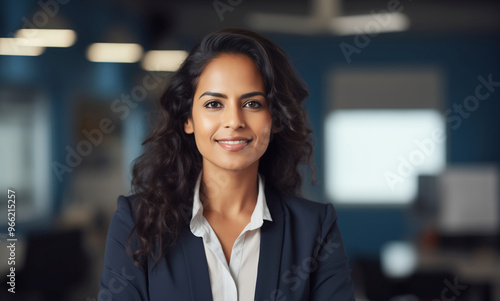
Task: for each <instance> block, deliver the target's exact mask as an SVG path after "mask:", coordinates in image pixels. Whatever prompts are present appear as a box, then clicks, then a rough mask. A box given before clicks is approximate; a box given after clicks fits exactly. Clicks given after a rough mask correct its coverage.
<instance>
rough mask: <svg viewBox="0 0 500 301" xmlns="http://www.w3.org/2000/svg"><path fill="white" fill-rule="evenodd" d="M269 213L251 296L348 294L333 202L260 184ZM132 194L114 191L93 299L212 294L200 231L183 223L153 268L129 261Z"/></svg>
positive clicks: (340, 300)
mask: <svg viewBox="0 0 500 301" xmlns="http://www.w3.org/2000/svg"><path fill="white" fill-rule="evenodd" d="M265 196H266V202H267V206H268V207H269V211H270V213H271V217H272V219H273V221H272V222H270V221H266V220H264V224H263V225H262V228H261V241H260V255H259V263H258V271H257V283H256V288H255V299H254V300H259V301H264V300H265V301H271V300H276V301H285V300H287V301H290V300H325V301H326V300H328V301H346V300H354V285H353V282H352V280H351V270H350V268H349V266H348V262H347V261H348V260H347V256H346V253H345V250H344V244H343V242H342V237H341V235H340V231H339V228H338V226H337V214H336V212H335V209H334V207H333V205H332V204H322V203H318V202H313V201H310V200H306V199H303V198H298V197H286V196H283V195H280V194H279V193H278V192H277V191H276V190H275V189H274V188H271V187H269V186H267V185H266V186H265ZM131 200H132V198H131V197H124V196H120V197H119V198H118V209H117V210H116V212H115V213H114V215H113V217H112V219H111V223H110V226H109V229H108V235H107V239H106V251H105V255H104V266H103V271H102V275H101V278H100V283H99V284H100V291H99V297H98V300H100V301H104V300H119V301H126V300H151V301H160V300H161V301H165V300H176V301H178V300H191V301H194V300H212V292H211V287H210V278H209V273H208V265H207V261H206V256H205V250H204V247H203V241H202V238H201V237H197V236H194V235H193V234H192V233H191V231H190V230H189V227H187V228H186V230H185V231H184V232H183V233H182V234H181V235H180V236H179V240H178V243H177V244H176V246H175V247H174V248H173V249H171V251H170V252H169V253H167V255H165V256H163V257H162V259H161V261H160V263H159V265H158V266H157V267H156V269H152V263H151V262H150V263H149V264H148V265H149V267H148V271H147V272H146V271H144V270H142V269H140V268H138V267H136V266H135V265H133V263H132V262H131V260H130V258H129V257H128V255H127V253H126V249H125V246H126V239H127V235H128V234H129V232H130V230H131V229H132V227H133V226H134V212H133V210H132V209H131V208H134V204H132V202H131Z"/></svg>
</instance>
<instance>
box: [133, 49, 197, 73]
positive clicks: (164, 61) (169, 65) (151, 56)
mask: <svg viewBox="0 0 500 301" xmlns="http://www.w3.org/2000/svg"><path fill="white" fill-rule="evenodd" d="M187 56H188V53H187V52H186V51H184V50H151V51H148V52H147V53H146V55H145V56H144V59H143V60H142V68H144V69H145V70H148V71H172V72H173V71H177V69H179V67H180V66H181V64H182V62H183V61H184V60H185V59H186V57H187Z"/></svg>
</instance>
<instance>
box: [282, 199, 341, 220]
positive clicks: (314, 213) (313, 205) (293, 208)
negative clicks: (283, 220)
mask: <svg viewBox="0 0 500 301" xmlns="http://www.w3.org/2000/svg"><path fill="white" fill-rule="evenodd" d="M281 199H282V204H283V207H284V209H285V210H286V211H289V212H290V214H294V215H297V216H301V217H304V218H318V217H325V216H326V215H335V216H336V215H337V214H336V212H335V208H334V207H333V205H332V204H331V203H320V202H317V201H312V200H309V199H306V198H302V197H297V196H283V195H282V196H281Z"/></svg>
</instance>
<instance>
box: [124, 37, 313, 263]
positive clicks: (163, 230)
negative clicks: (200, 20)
mask: <svg viewBox="0 0 500 301" xmlns="http://www.w3.org/2000/svg"><path fill="white" fill-rule="evenodd" d="M223 53H231V54H244V55H247V56H248V57H250V58H251V59H252V60H253V61H254V62H255V64H256V66H257V67H258V69H259V70H260V72H261V74H262V77H263V80H264V84H265V89H266V94H267V95H266V99H267V101H268V103H269V107H270V111H271V116H272V129H273V130H275V134H274V136H273V138H272V139H271V141H270V143H269V146H268V148H267V150H266V152H265V153H264V155H263V156H262V157H261V158H260V160H259V169H258V171H259V173H261V174H263V175H264V179H265V185H266V186H267V185H270V186H272V187H274V188H275V189H276V190H277V191H278V192H280V193H281V194H283V195H288V196H302V194H301V192H300V187H301V184H302V176H301V174H300V172H299V170H298V167H299V166H298V165H299V163H309V166H310V168H311V170H312V172H313V182H315V176H314V166H313V162H312V155H313V145H312V144H311V141H312V140H313V138H312V136H311V133H312V130H311V129H310V128H309V125H308V122H309V121H308V118H307V114H306V112H305V110H304V108H303V107H302V104H303V101H304V99H305V98H307V97H308V96H309V92H308V89H307V86H306V85H305V83H304V82H303V81H302V80H301V79H300V77H299V76H298V74H297V72H296V70H295V69H294V67H293V66H292V64H291V63H290V61H289V59H288V57H287V55H286V54H285V52H284V51H283V50H282V49H281V48H280V47H279V46H278V45H276V44H275V43H274V42H272V41H271V40H269V39H268V38H266V37H264V36H262V35H260V34H258V33H255V32H252V31H249V30H246V29H241V28H225V29H221V30H218V31H216V32H214V33H211V34H209V35H207V36H205V37H204V38H203V39H202V41H201V42H200V43H198V44H197V45H196V46H195V47H194V48H193V49H192V50H191V52H190V53H189V55H188V57H187V58H186V60H185V61H184V62H183V64H182V65H181V67H180V68H179V70H178V71H177V72H175V73H174V74H173V75H172V77H171V79H170V81H169V83H168V86H167V89H166V91H165V92H164V94H163V96H162V97H161V98H160V102H159V109H158V111H157V114H158V116H157V121H156V124H155V126H154V129H153V131H152V133H151V134H150V135H149V136H148V137H147V138H146V140H145V141H144V142H143V145H145V146H146V149H145V152H144V153H143V154H142V155H141V156H140V157H139V158H137V159H136V160H135V161H134V166H133V179H132V192H133V194H134V195H135V198H134V202H135V209H134V210H135V214H136V223H135V226H134V228H133V229H132V231H131V233H130V235H129V236H128V250H129V252H131V250H130V239H131V237H132V234H133V233H134V232H135V234H136V237H137V243H138V249H137V250H136V251H135V252H134V253H133V255H132V256H133V260H134V263H135V264H137V265H140V266H143V267H145V266H147V258H148V257H149V256H151V258H152V259H153V260H154V262H155V266H156V264H157V263H158V262H159V260H160V258H161V257H162V256H163V255H164V254H165V253H166V252H168V250H169V249H170V248H171V247H172V246H174V245H175V243H176V240H177V238H178V236H179V234H180V233H181V231H183V230H184V229H186V227H187V228H189V222H190V220H191V210H192V203H193V196H194V187H195V184H196V180H197V176H198V174H199V173H200V171H201V170H202V156H201V154H200V152H199V151H198V148H197V146H196V142H195V139H194V137H193V135H188V134H186V133H185V132H184V123H185V121H186V120H187V119H188V118H190V117H191V113H192V105H193V96H194V93H195V90H196V87H197V83H198V79H199V76H200V75H201V73H202V72H203V70H204V68H205V67H206V66H207V64H208V63H210V61H211V60H212V59H214V58H215V57H217V56H218V55H220V54H223ZM314 184H316V183H314Z"/></svg>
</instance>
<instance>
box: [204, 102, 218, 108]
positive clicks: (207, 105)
mask: <svg viewBox="0 0 500 301" xmlns="http://www.w3.org/2000/svg"><path fill="white" fill-rule="evenodd" d="M219 104H221V103H220V102H218V101H211V102H208V103H207V104H205V108H207V109H217V108H219V107H214V105H219Z"/></svg>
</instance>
